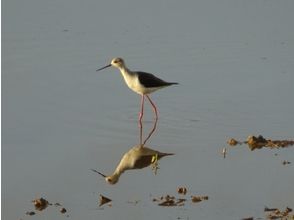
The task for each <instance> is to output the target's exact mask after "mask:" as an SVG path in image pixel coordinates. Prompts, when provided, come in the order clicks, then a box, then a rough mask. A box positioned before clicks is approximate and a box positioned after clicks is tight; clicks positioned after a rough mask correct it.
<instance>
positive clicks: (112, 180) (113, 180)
mask: <svg viewBox="0 0 294 220" xmlns="http://www.w3.org/2000/svg"><path fill="white" fill-rule="evenodd" d="M118 179H119V175H116V174H114V175H112V176H107V177H105V180H106V182H108V183H109V184H111V185H114V184H116V183H117V182H118Z"/></svg>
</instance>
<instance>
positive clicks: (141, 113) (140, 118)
mask: <svg viewBox="0 0 294 220" xmlns="http://www.w3.org/2000/svg"><path fill="white" fill-rule="evenodd" d="M143 114H144V95H142V96H141V111H140V113H139V128H140V145H142V136H143V126H142V118H143Z"/></svg>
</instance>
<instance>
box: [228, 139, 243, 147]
mask: <svg viewBox="0 0 294 220" xmlns="http://www.w3.org/2000/svg"><path fill="white" fill-rule="evenodd" d="M227 143H228V144H229V145H231V146H236V145H237V144H242V143H241V142H239V141H237V140H236V139H234V138H230V139H229V140H228V141H227Z"/></svg>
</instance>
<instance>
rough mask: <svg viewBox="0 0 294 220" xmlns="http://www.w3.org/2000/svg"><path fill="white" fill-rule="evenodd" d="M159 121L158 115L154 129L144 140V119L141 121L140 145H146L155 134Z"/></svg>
mask: <svg viewBox="0 0 294 220" xmlns="http://www.w3.org/2000/svg"><path fill="white" fill-rule="evenodd" d="M157 121H158V118H157V117H156V118H155V121H154V124H153V127H152V129H151V130H150V132H149V134H148V136H147V137H146V139H145V140H144V141H142V140H143V124H142V121H139V129H140V145H142V146H145V144H146V142H147V141H148V140H149V138H150V137H151V136H152V135H153V133H154V132H155V130H156V127H157Z"/></svg>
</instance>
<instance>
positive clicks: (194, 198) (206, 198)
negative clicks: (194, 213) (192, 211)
mask: <svg viewBox="0 0 294 220" xmlns="http://www.w3.org/2000/svg"><path fill="white" fill-rule="evenodd" d="M191 200H192V202H194V203H197V202H201V201H203V200H208V196H191Z"/></svg>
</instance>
